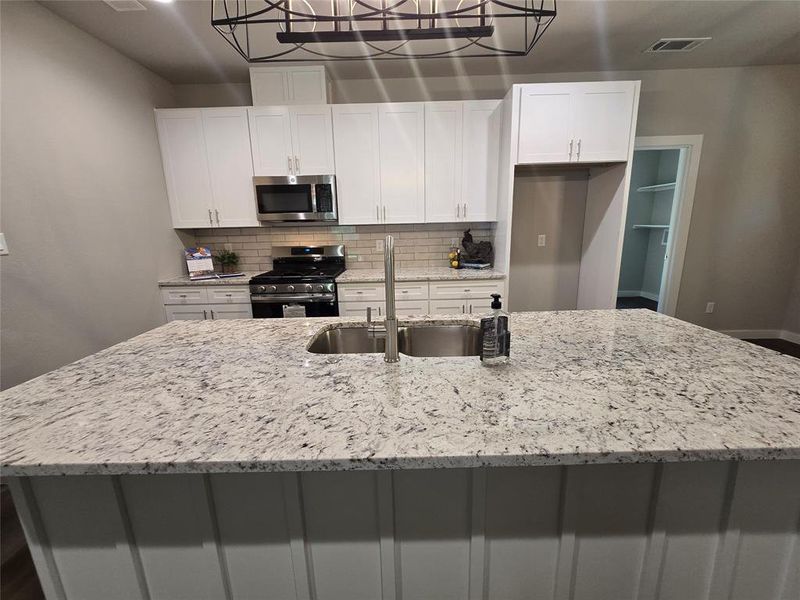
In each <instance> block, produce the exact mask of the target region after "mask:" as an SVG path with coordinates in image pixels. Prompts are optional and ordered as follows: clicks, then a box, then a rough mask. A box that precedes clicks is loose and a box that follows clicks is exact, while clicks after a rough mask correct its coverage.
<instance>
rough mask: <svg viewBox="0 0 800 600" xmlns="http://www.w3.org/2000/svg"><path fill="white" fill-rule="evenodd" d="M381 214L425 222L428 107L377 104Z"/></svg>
mask: <svg viewBox="0 0 800 600" xmlns="http://www.w3.org/2000/svg"><path fill="white" fill-rule="evenodd" d="M378 125H379V132H380V152H379V155H380V170H381V202H382V206H381V217H382V221H383V222H385V223H424V222H425V107H424V104H423V103H421V102H401V103H385V104H380V105H379V106H378Z"/></svg>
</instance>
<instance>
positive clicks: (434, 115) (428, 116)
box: [425, 102, 464, 223]
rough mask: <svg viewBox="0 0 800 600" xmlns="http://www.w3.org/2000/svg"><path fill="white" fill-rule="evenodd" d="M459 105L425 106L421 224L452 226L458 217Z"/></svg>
mask: <svg viewBox="0 0 800 600" xmlns="http://www.w3.org/2000/svg"><path fill="white" fill-rule="evenodd" d="M463 134H464V123H463V105H462V103H461V102H427V103H426V104H425V221H426V222H428V223H442V222H445V223H448V222H450V223H452V222H453V221H459V220H461V218H462V215H461V212H462V209H463V207H462V202H461V181H462V180H461V167H462V165H461V159H462V151H463V143H462V140H463Z"/></svg>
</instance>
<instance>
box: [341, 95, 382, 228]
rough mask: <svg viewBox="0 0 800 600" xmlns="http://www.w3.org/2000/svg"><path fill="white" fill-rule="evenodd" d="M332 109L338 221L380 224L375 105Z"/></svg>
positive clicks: (376, 113) (352, 223)
mask: <svg viewBox="0 0 800 600" xmlns="http://www.w3.org/2000/svg"><path fill="white" fill-rule="evenodd" d="M332 108H333V142H334V153H335V155H336V195H337V197H338V201H339V223H341V224H342V225H361V224H364V223H380V222H381V219H380V212H379V211H380V197H381V196H380V185H381V179H380V177H381V172H380V164H379V162H378V144H379V138H378V106H377V105H376V104H334V105H333V107H332Z"/></svg>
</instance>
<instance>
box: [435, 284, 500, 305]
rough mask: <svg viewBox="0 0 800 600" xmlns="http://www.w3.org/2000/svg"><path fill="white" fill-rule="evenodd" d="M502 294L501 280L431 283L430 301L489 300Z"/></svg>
mask: <svg viewBox="0 0 800 600" xmlns="http://www.w3.org/2000/svg"><path fill="white" fill-rule="evenodd" d="M502 293H503V282H502V280H499V279H497V280H491V281H458V282H452V281H448V282H442V283H431V291H430V294H431V295H430V297H431V300H437V299H441V300H446V299H453V298H458V299H461V298H486V299H487V300H488V299H489V298H491V295H492V294H502Z"/></svg>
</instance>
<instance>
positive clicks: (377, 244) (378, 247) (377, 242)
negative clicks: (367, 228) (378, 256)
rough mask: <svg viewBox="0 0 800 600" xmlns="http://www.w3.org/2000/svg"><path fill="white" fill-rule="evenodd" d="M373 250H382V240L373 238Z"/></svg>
mask: <svg viewBox="0 0 800 600" xmlns="http://www.w3.org/2000/svg"><path fill="white" fill-rule="evenodd" d="M375 250H377V251H378V252H383V240H375Z"/></svg>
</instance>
